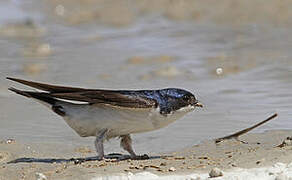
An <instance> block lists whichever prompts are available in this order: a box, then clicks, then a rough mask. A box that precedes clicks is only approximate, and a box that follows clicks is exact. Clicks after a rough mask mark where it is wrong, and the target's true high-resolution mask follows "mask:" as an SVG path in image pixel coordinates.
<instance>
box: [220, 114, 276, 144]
mask: <svg viewBox="0 0 292 180" xmlns="http://www.w3.org/2000/svg"><path fill="white" fill-rule="evenodd" d="M277 116H278V114H277V113H275V114H273V115H272V116H270V117H268V118H267V119H265V120H263V121H261V122H259V123H257V124H255V125H253V126H251V127H248V128H246V129H243V130H241V131H238V132H236V133H233V134H231V135H228V136H224V137H221V138H217V139H215V143H219V142H221V141H223V140H226V139H236V140H238V141H240V140H239V139H238V137H239V136H241V135H243V134H245V133H247V132H249V131H251V130H253V129H255V128H257V127H259V126H260V125H262V124H264V123H266V122H268V121H270V120H272V119H274V118H275V117H277ZM240 142H243V141H240ZM244 143H245V142H244Z"/></svg>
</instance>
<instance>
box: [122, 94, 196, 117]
mask: <svg viewBox="0 0 292 180" xmlns="http://www.w3.org/2000/svg"><path fill="white" fill-rule="evenodd" d="M119 93H121V94H124V95H128V96H136V97H137V96H138V97H143V98H147V99H149V100H155V101H156V106H159V108H160V113H161V114H164V115H165V114H169V113H171V112H173V111H175V110H178V109H180V108H182V107H186V106H188V105H195V104H196V103H197V100H196V98H195V96H194V95H193V94H192V93H190V92H189V91H186V90H183V89H177V88H167V89H159V90H139V91H119Z"/></svg>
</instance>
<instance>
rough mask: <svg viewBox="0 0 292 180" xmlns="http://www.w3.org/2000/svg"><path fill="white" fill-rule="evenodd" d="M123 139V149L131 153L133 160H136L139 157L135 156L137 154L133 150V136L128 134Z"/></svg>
mask: <svg viewBox="0 0 292 180" xmlns="http://www.w3.org/2000/svg"><path fill="white" fill-rule="evenodd" d="M121 138H122V139H121V147H122V148H123V149H124V150H126V151H128V152H129V153H130V155H131V158H136V157H137V155H136V154H135V152H134V150H133V148H132V139H131V136H130V135H129V134H127V135H122V136H121Z"/></svg>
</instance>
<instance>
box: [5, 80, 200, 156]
mask: <svg viewBox="0 0 292 180" xmlns="http://www.w3.org/2000/svg"><path fill="white" fill-rule="evenodd" d="M7 79H8V80H11V81H15V82H18V83H21V84H24V85H27V86H30V87H32V88H36V89H38V91H24V90H19V89H16V88H13V87H10V88H9V90H10V91H13V92H15V93H17V94H19V95H22V96H25V97H28V98H32V99H34V100H37V101H38V102H40V103H42V104H44V105H45V106H47V107H49V108H50V109H51V110H52V111H53V112H55V113H56V114H57V115H59V116H61V117H62V118H63V119H64V120H65V122H66V123H67V124H68V125H69V126H70V127H71V128H72V129H73V130H74V131H75V132H76V133H77V134H78V135H79V136H81V137H89V136H94V137H95V141H94V142H95V148H96V152H97V155H98V158H99V159H104V158H105V154H104V146H103V145H104V141H105V140H109V139H111V138H115V137H119V138H120V139H121V140H120V146H121V147H122V148H123V149H124V150H126V151H127V152H128V153H129V155H130V158H133V159H135V158H138V157H139V156H138V155H136V153H135V152H134V150H133V148H132V138H131V134H135V133H143V132H148V131H153V130H157V129H160V128H163V127H165V126H167V125H169V124H170V123H172V122H174V121H176V120H178V119H180V118H182V117H183V116H184V115H186V114H187V113H189V112H191V111H193V110H194V109H195V108H196V107H203V105H202V103H200V102H199V101H198V100H197V99H196V97H195V95H193V94H192V93H191V92H189V91H187V90H184V89H179V88H164V89H156V90H109V89H86V88H77V87H66V86H58V85H51V84H45V83H40V82H34V81H28V80H23V79H17V78H12V77H7Z"/></svg>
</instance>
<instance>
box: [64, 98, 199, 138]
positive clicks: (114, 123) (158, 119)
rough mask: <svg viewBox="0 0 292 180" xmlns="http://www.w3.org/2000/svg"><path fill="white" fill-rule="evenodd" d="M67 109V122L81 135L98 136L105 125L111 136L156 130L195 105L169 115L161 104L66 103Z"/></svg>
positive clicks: (65, 107)
mask: <svg viewBox="0 0 292 180" xmlns="http://www.w3.org/2000/svg"><path fill="white" fill-rule="evenodd" d="M62 106H63V107H64V109H65V111H66V116H65V117H64V119H65V121H66V122H67V124H68V125H69V126H70V127H71V128H72V129H74V130H75V131H76V132H77V133H78V134H79V135H80V136H95V135H96V133H97V132H98V131H100V130H102V129H108V130H109V133H108V134H107V135H108V137H109V138H111V137H116V136H120V135H125V134H132V133H141V132H146V131H152V130H155V129H159V128H162V127H165V126H167V125H168V124H170V123H172V122H174V121H175V120H177V119H179V118H181V117H182V116H183V115H185V114H186V113H188V112H190V111H191V110H193V109H194V108H193V107H192V106H190V107H185V108H182V109H180V110H178V111H176V112H173V113H171V114H169V115H167V116H163V115H161V114H160V113H159V108H157V109H152V108H149V109H148V108H137V109H133V108H119V107H115V106H111V105H75V104H71V103H70V104H69V103H65V104H62Z"/></svg>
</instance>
